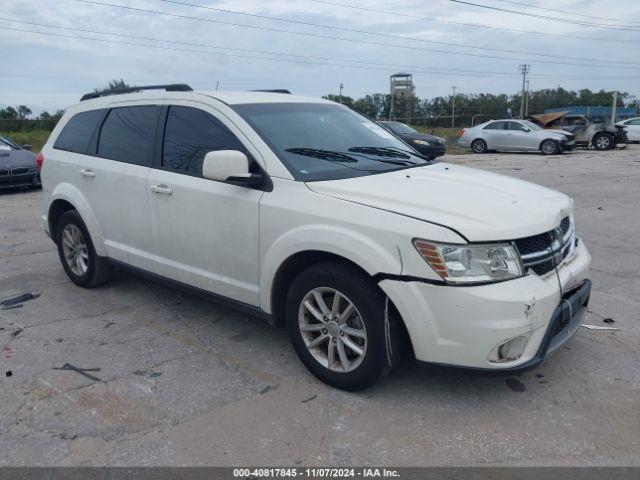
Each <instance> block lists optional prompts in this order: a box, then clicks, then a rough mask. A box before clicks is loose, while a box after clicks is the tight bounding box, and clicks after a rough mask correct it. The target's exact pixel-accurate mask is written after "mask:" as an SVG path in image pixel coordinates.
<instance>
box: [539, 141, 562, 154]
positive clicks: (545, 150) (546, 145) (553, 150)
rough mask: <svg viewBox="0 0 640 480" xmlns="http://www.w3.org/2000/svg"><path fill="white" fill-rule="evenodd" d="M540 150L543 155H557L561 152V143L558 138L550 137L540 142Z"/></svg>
mask: <svg viewBox="0 0 640 480" xmlns="http://www.w3.org/2000/svg"><path fill="white" fill-rule="evenodd" d="M540 151H541V152H542V154H543V155H557V154H558V153H560V144H559V143H558V142H557V141H556V140H551V139H550V138H548V139H546V140H543V141H542V143H541V144H540Z"/></svg>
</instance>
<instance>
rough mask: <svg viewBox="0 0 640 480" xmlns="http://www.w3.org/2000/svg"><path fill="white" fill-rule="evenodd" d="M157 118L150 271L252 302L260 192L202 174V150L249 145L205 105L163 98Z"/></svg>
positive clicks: (150, 180) (151, 187) (151, 182)
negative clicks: (161, 112)
mask: <svg viewBox="0 0 640 480" xmlns="http://www.w3.org/2000/svg"><path fill="white" fill-rule="evenodd" d="M167 103H169V102H167ZM172 103H173V102H172ZM162 123H163V128H162V132H163V135H160V136H159V139H158V144H159V147H158V150H159V152H158V153H159V154H158V155H157V156H156V162H157V165H155V167H154V168H153V169H152V170H151V172H150V173H149V176H148V178H147V192H148V195H149V211H150V217H151V231H152V233H153V249H154V250H153V253H154V256H155V258H156V259H157V264H156V268H157V270H156V271H157V272H158V273H160V274H161V275H163V276H166V277H169V278H172V279H174V280H177V281H180V282H182V283H186V284H189V285H193V286H196V287H198V288H201V289H204V290H207V291H210V292H213V293H216V294H219V295H223V296H225V297H228V298H231V299H234V300H238V301H241V302H243V303H248V304H251V305H258V303H259V302H258V273H259V262H258V207H259V201H260V198H261V196H262V194H263V192H262V191H258V190H253V189H251V188H247V187H243V186H238V185H232V184H229V183H225V182H219V181H214V180H209V179H206V178H203V176H202V162H203V159H204V156H205V154H206V153H207V152H210V151H214V150H240V151H243V152H245V153H248V151H247V149H246V148H245V146H244V145H243V143H242V141H240V140H239V138H238V137H237V136H236V134H234V133H233V132H232V131H231V128H232V124H231V122H230V121H229V120H228V119H226V117H224V116H223V115H222V114H221V113H220V112H218V111H217V110H215V109H214V108H212V107H209V106H207V105H204V104H200V103H197V102H186V101H185V102H175V103H174V104H172V105H168V106H167V107H165V114H164V119H163V122H162ZM233 128H235V127H233ZM236 131H237V129H236ZM238 133H239V131H238ZM249 156H250V155H249Z"/></svg>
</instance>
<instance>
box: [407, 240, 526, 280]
mask: <svg viewBox="0 0 640 480" xmlns="http://www.w3.org/2000/svg"><path fill="white" fill-rule="evenodd" d="M413 245H414V247H415V248H416V250H418V253H419V254H420V255H421V256H422V258H424V260H425V261H426V262H427V264H429V266H430V267H431V268H433V270H434V271H435V272H436V273H437V274H438V275H440V277H442V279H443V280H445V281H447V282H449V283H488V282H499V281H502V280H508V279H511V278H516V277H521V276H522V275H523V274H524V272H523V268H522V263H521V261H520V256H519V254H518V252H517V251H516V248H515V247H514V246H513V245H511V244H508V243H496V244H484V245H454V244H446V243H436V242H430V241H427V240H420V239H414V240H413Z"/></svg>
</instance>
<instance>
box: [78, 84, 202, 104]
mask: <svg viewBox="0 0 640 480" xmlns="http://www.w3.org/2000/svg"><path fill="white" fill-rule="evenodd" d="M142 90H165V91H167V92H191V91H193V88H191V87H190V86H189V85H187V84H186V83H172V84H169V85H145V86H141V87H129V88H120V89H118V90H108V91H105V92H91V93H85V94H84V95H83V96H82V98H81V99H80V101H81V102H83V101H85V100H91V99H92V98H100V97H106V96H107V95H122V94H124V93H135V92H141V91H142Z"/></svg>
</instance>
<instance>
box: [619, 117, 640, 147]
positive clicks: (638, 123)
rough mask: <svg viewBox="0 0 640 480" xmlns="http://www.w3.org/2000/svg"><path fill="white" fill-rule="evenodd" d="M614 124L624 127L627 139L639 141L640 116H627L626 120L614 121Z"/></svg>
mask: <svg viewBox="0 0 640 480" xmlns="http://www.w3.org/2000/svg"><path fill="white" fill-rule="evenodd" d="M616 125H621V126H623V127H625V131H626V133H627V139H628V140H629V141H630V142H640V117H637V118H629V119H628V120H623V121H621V122H618V123H616Z"/></svg>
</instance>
